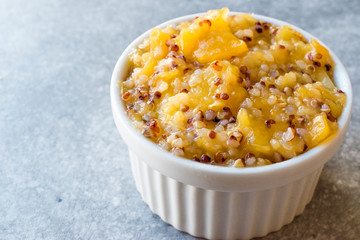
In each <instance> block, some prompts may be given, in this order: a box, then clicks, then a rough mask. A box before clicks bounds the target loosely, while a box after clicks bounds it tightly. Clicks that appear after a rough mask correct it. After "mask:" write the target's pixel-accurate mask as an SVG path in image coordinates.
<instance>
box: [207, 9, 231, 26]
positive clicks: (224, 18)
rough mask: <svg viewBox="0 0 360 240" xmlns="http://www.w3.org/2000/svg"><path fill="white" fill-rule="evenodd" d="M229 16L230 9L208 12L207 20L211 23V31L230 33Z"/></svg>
mask: <svg viewBox="0 0 360 240" xmlns="http://www.w3.org/2000/svg"><path fill="white" fill-rule="evenodd" d="M228 14H229V9H228V8H223V9H221V10H210V11H208V12H207V13H206V16H205V18H206V19H209V20H210V21H211V31H230V28H229V22H228Z"/></svg>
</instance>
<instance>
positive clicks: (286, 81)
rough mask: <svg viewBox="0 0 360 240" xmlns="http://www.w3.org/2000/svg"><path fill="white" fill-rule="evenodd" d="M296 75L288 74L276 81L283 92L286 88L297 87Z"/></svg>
mask: <svg viewBox="0 0 360 240" xmlns="http://www.w3.org/2000/svg"><path fill="white" fill-rule="evenodd" d="M296 83H297V82H296V74H295V73H293V72H289V73H286V74H285V75H283V76H280V77H279V78H278V79H276V81H275V84H276V86H277V87H278V88H279V89H280V90H283V89H284V88H285V87H291V88H293V87H294V86H295V85H296Z"/></svg>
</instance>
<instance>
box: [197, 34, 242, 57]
mask: <svg viewBox="0 0 360 240" xmlns="http://www.w3.org/2000/svg"><path fill="white" fill-rule="evenodd" d="M247 50H248V48H247V46H246V43H245V42H244V41H242V40H240V39H238V38H237V37H235V36H234V35H233V34H232V33H231V32H226V31H221V32H218V31H214V32H209V33H208V34H207V35H206V37H205V38H204V39H202V40H201V41H200V42H199V44H198V48H197V50H196V51H195V53H194V55H195V56H196V59H197V60H198V61H199V62H200V63H208V62H212V61H214V60H222V59H228V58H231V57H232V56H239V55H242V54H244V53H246V52H247Z"/></svg>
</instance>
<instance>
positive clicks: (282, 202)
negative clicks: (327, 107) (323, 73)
mask: <svg viewBox="0 0 360 240" xmlns="http://www.w3.org/2000/svg"><path fill="white" fill-rule="evenodd" d="M203 14H204V13H200V14H194V15H189V16H184V17H180V18H176V19H173V20H170V21H168V22H165V23H163V24H160V25H159V26H157V27H160V28H162V27H165V26H166V25H170V24H174V23H178V22H182V21H186V20H192V19H194V17H195V16H199V15H203ZM231 14H238V13H231ZM254 17H255V18H256V19H259V20H264V21H267V22H270V23H272V24H276V25H279V26H281V25H290V26H291V27H292V28H294V29H296V30H297V31H299V32H300V33H302V34H303V35H304V36H305V37H306V38H308V39H310V38H315V37H313V36H311V35H310V34H309V33H307V32H305V31H304V30H302V29H299V28H297V27H295V26H293V25H291V24H288V23H286V22H283V21H280V20H276V19H273V18H269V17H264V16H260V15H254ZM149 32H150V31H147V32H145V33H144V34H142V35H141V36H140V37H138V38H137V39H136V40H134V41H133V42H132V43H131V44H130V45H129V46H128V47H127V48H126V49H125V51H124V52H123V54H122V55H121V56H120V58H119V60H118V61H117V63H116V66H115V69H114V72H113V74H112V79H111V89H110V93H111V105H112V111H113V115H114V119H115V123H116V126H117V128H118V130H119V132H120V134H121V136H122V138H123V139H124V141H125V142H126V144H127V146H128V148H129V153H130V162H131V167H132V172H133V176H134V178H135V182H136V187H137V189H138V191H139V192H140V193H141V196H142V198H143V200H144V201H145V202H146V203H147V204H148V205H149V207H150V208H151V210H152V211H153V212H154V213H156V214H157V215H159V216H160V217H161V218H162V219H163V220H164V221H165V222H167V223H169V224H171V225H172V226H174V227H175V228H176V229H179V230H181V231H185V232H187V233H189V234H191V235H194V236H197V237H205V238H209V239H248V238H252V237H259V236H264V235H266V234H268V233H269V232H272V231H276V230H279V229H280V228H281V227H282V226H284V225H285V224H288V223H290V222H291V221H292V220H293V219H294V217H295V216H297V215H299V214H301V213H302V212H303V210H304V208H305V206H306V204H307V203H309V202H310V200H311V198H312V195H313V193H314V189H315V187H316V185H317V182H318V179H319V176H320V174H321V171H322V168H323V166H324V164H325V163H326V162H327V161H328V160H330V158H331V157H332V156H333V155H334V154H335V152H336V151H337V149H338V148H339V147H340V145H341V143H342V141H343V138H344V136H345V133H346V129H347V126H348V124H349V121H350V115H351V104H352V89H351V83H350V79H349V77H348V74H347V73H346V70H345V68H344V66H343V64H342V63H341V62H340V60H339V59H338V58H337V57H336V56H335V55H334V53H333V52H331V51H330V53H331V55H332V57H333V59H334V61H335V64H336V65H335V67H334V77H335V84H336V85H337V86H338V88H339V89H341V90H343V91H344V92H345V93H346V95H347V103H346V105H345V108H344V110H343V113H342V115H341V117H340V119H339V120H338V124H339V130H338V132H337V133H336V135H335V136H334V137H332V138H331V139H330V140H328V141H326V142H325V143H323V144H321V145H320V146H317V147H315V148H313V149H311V150H309V151H308V152H306V153H304V154H302V155H300V156H298V157H295V158H293V159H290V160H287V161H284V162H281V163H276V164H273V165H268V166H262V167H254V168H243V169H237V168H231V167H220V166H213V165H207V164H202V163H198V162H195V161H191V160H187V159H183V158H179V157H176V156H174V155H172V154H171V153H169V152H165V151H163V150H161V149H160V148H159V147H158V146H157V145H155V144H154V143H153V142H151V141H149V140H147V139H145V138H144V137H143V136H142V135H141V133H140V132H139V131H138V130H136V129H135V128H134V127H133V125H132V123H131V122H130V120H129V119H128V118H127V116H126V113H125V108H124V105H123V102H122V100H121V97H120V91H119V81H121V80H123V79H125V78H126V77H127V74H128V73H129V60H128V56H129V53H130V51H131V50H132V49H134V48H135V47H136V46H137V45H138V44H139V43H140V42H141V41H142V40H143V39H144V38H146V37H148V36H149ZM315 39H316V38H315ZM319 42H320V41H319ZM320 43H321V42H320ZM321 44H323V43H321ZM323 45H324V44H323ZM325 47H326V46H325Z"/></svg>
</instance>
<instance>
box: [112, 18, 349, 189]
mask: <svg viewBox="0 0 360 240" xmlns="http://www.w3.org/2000/svg"><path fill="white" fill-rule="evenodd" d="M205 14H206V13H205V12H203V13H196V14H190V15H186V16H182V17H178V18H174V19H171V20H169V21H166V22H164V23H161V24H159V25H157V26H156V27H158V28H163V27H165V26H167V25H171V24H176V23H179V22H183V21H190V20H193V19H194V18H195V17H197V16H202V15H205ZM236 14H243V12H230V13H229V15H236ZM252 16H253V17H254V18H256V19H258V20H261V21H267V22H269V23H271V24H275V25H278V26H283V25H288V26H290V27H292V28H293V29H295V30H296V31H298V32H300V33H301V34H302V35H303V36H304V37H305V38H306V39H307V40H310V38H313V39H316V40H317V41H319V43H320V44H321V45H323V46H324V47H325V48H326V49H328V50H329V52H330V55H331V56H332V58H333V60H334V63H335V66H334V81H335V84H336V85H337V86H338V87H339V88H341V89H342V90H344V92H345V94H346V96H347V100H346V104H345V106H344V109H343V112H342V115H341V116H340V118H339V119H338V130H337V131H338V132H337V133H336V134H335V135H333V136H331V137H330V139H328V140H326V141H325V142H323V143H321V144H320V145H318V146H316V147H314V148H312V149H310V150H308V151H307V152H305V153H303V154H300V155H298V156H296V157H294V158H291V159H289V160H286V161H283V162H280V163H275V164H271V165H266V166H259V167H247V168H241V169H239V168H234V167H224V166H217V165H210V164H204V163H199V162H195V161H193V160H190V159H186V158H181V157H177V156H175V155H173V154H171V153H170V152H167V151H165V150H163V149H161V148H160V147H159V146H158V145H156V144H155V143H154V142H152V141H151V140H148V139H146V138H145V137H143V136H142V134H141V133H140V131H138V130H137V129H136V128H135V127H134V125H133V124H132V123H131V122H130V120H129V118H128V117H127V115H126V109H125V107H124V105H123V102H122V100H121V97H120V92H119V90H120V88H119V84H118V82H119V81H120V79H122V78H124V77H126V76H127V74H128V69H129V66H128V64H129V59H128V55H129V53H130V51H131V50H132V49H134V48H135V47H136V46H138V45H139V43H141V41H142V40H143V39H144V38H146V37H148V36H149V33H150V31H151V29H149V30H148V31H146V32H144V33H143V34H141V35H140V36H139V37H137V38H136V39H135V40H134V41H133V42H131V43H130V44H129V45H128V47H127V48H126V49H125V50H124V51H123V53H122V54H121V56H120V57H119V59H118V61H117V63H116V65H115V68H114V70H113V74H112V77H111V85H110V95H111V106H112V111H113V115H114V120H115V123H116V124H117V126H118V130H119V132H120V134H121V135H122V136H123V138H124V135H123V134H130V135H131V137H132V138H134V139H136V142H137V143H138V144H139V146H140V145H141V146H142V147H144V148H145V149H146V150H148V151H151V152H152V153H153V154H156V155H157V156H158V157H159V159H160V158H162V159H166V160H167V161H171V165H172V166H177V167H181V169H187V170H189V171H200V172H201V173H202V174H205V175H206V176H207V178H211V177H219V176H225V177H230V178H231V177H240V178H241V179H244V178H249V177H250V178H251V179H257V178H261V177H262V176H263V177H265V178H268V177H269V174H270V175H274V174H280V175H281V174H283V175H284V176H285V175H286V176H287V177H289V176H290V175H291V174H292V173H293V174H294V175H297V178H299V177H300V175H301V176H303V175H304V174H308V173H310V171H308V170H307V169H308V168H312V170H313V171H314V170H315V167H317V168H318V167H322V166H323V164H325V162H326V161H328V160H329V159H330V158H331V157H332V155H333V154H335V152H336V150H337V148H338V147H339V146H340V145H341V142H342V140H343V137H344V136H345V133H346V130H347V127H348V124H349V121H350V118H351V111H352V101H353V95H352V87H351V82H350V78H349V76H348V74H347V72H346V69H345V68H344V66H343V64H342V63H341V61H340V60H339V58H338V57H337V56H336V55H335V54H334V52H333V51H332V50H331V49H330V48H328V47H327V46H326V45H325V44H324V43H323V42H322V41H320V40H319V39H318V38H316V37H314V36H313V35H312V34H310V33H308V32H306V31H305V30H303V29H301V28H299V27H296V26H294V25H293V24H290V23H288V22H285V21H281V20H278V19H275V18H271V17H266V16H262V15H258V14H254V13H252ZM124 132H126V133H124ZM124 141H125V143H126V144H128V143H127V141H126V140H125V139H124ZM128 147H129V148H132V146H131V145H129V144H128ZM334 147H335V148H336V149H335V151H334ZM327 151H328V152H332V153H331V154H329V155H331V156H327V157H325V156H326V152H327ZM148 163H150V164H152V163H154V160H149V162H148ZM155 165H156V164H155ZM315 165H316V166H315ZM310 166H311V167H310ZM297 170H303V171H304V173H303V174H301V173H296V174H295V172H298V171H297ZM286 171H288V173H286ZM175 178H176V177H175ZM294 178H295V176H294ZM182 180H183V181H184V182H186V180H184V179H182ZM200 185H201V184H200ZM201 187H204V186H202V185H201Z"/></svg>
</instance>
